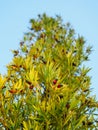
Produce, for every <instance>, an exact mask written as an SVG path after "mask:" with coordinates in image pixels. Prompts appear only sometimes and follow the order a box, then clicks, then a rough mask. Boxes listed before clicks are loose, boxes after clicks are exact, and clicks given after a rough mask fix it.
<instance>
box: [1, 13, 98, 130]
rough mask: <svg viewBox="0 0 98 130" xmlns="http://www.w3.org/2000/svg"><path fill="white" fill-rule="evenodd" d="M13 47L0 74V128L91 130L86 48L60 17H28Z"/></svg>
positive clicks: (94, 124)
mask: <svg viewBox="0 0 98 130" xmlns="http://www.w3.org/2000/svg"><path fill="white" fill-rule="evenodd" d="M30 23H31V24H30V25H31V27H30V29H29V31H28V32H27V33H25V34H24V38H23V40H22V41H21V42H20V47H19V49H18V50H13V54H14V56H13V59H12V61H11V63H9V64H8V65H7V74H6V75H5V76H2V75H1V76H0V127H1V128H2V129H3V128H5V129H6V130H97V129H98V120H97V110H98V102H97V101H96V99H95V97H94V96H91V87H90V86H91V79H90V76H88V72H89V70H90V68H88V67H85V66H84V65H83V63H84V61H87V60H89V54H90V52H91V47H90V46H86V44H85V40H84V38H83V37H82V36H76V34H75V32H74V29H73V28H72V27H71V26H70V24H69V23H67V24H63V22H62V19H61V17H59V16H56V17H55V18H53V17H49V16H47V15H46V14H43V15H38V18H37V19H31V20H30Z"/></svg>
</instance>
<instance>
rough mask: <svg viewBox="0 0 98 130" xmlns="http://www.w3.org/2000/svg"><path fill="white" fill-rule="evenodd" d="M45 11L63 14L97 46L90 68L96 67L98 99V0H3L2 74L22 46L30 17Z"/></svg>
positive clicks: (0, 4) (0, 0)
mask: <svg viewBox="0 0 98 130" xmlns="http://www.w3.org/2000/svg"><path fill="white" fill-rule="evenodd" d="M44 12H45V13H46V14H48V15H49V16H55V15H56V14H59V15H61V16H62V18H63V20H64V22H65V23H66V22H70V23H71V25H72V27H73V28H74V29H75V30H76V33H77V34H80V35H83V36H84V37H85V39H86V41H87V44H90V45H92V46H93V50H94V51H93V53H92V54H91V56H90V61H89V62H88V63H87V66H89V67H92V70H91V72H90V73H89V75H90V76H91V77H92V85H91V87H92V88H94V90H93V94H96V96H97V99H98V86H97V84H98V79H97V77H98V68H97V66H98V65H97V63H98V59H97V58H98V0H0V73H1V74H4V73H6V64H8V63H9V62H10V61H11V59H12V54H11V50H12V49H17V48H18V47H19V41H20V40H22V38H23V34H24V33H25V32H26V31H27V30H28V27H29V20H30V18H35V17H36V16H37V15H38V14H42V13H44Z"/></svg>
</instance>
